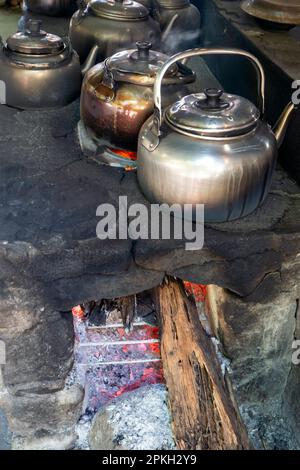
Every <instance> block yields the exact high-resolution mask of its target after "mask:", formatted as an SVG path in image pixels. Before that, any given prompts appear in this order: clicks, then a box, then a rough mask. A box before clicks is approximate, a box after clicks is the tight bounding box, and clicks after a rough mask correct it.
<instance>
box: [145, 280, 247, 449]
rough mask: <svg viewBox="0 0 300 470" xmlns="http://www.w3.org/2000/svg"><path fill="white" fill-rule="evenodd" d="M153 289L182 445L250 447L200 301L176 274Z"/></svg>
mask: <svg viewBox="0 0 300 470" xmlns="http://www.w3.org/2000/svg"><path fill="white" fill-rule="evenodd" d="M153 294H154V295H153V300H154V304H155V307H156V310H157V314H158V316H159V319H160V325H161V354H162V361H163V368H164V375H165V380H166V385H167V388H168V397H169V398H168V399H169V407H170V411H171V416H172V428H173V433H174V438H175V442H176V445H177V447H178V449H181V450H203V449H211V450H225V449H249V448H250V443H249V439H248V435H247V431H246V427H245V425H244V423H243V421H242V419H241V416H240V414H239V411H238V407H237V405H236V403H235V401H234V398H233V394H232V390H231V389H230V386H229V385H228V380H227V379H226V378H225V377H224V376H223V373H222V370H221V366H220V363H219V361H218V358H217V354H216V350H215V347H214V345H213V343H212V341H211V339H210V338H209V337H208V335H207V334H206V332H205V330H204V329H203V327H202V325H201V322H200V320H199V316H198V311H197V308H196V305H195V303H193V302H192V301H191V299H189V298H188V297H187V295H186V293H185V290H184V287H183V284H182V283H181V282H180V281H177V280H175V279H173V278H168V279H166V281H165V282H164V283H163V284H162V285H161V286H159V287H157V288H156V289H154V291H153Z"/></svg>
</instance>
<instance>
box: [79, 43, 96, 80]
mask: <svg viewBox="0 0 300 470" xmlns="http://www.w3.org/2000/svg"><path fill="white" fill-rule="evenodd" d="M98 50H99V46H97V44H95V45H94V46H93V47H92V49H91V50H90V52H89V55H88V56H87V58H86V60H85V62H84V64H82V66H81V75H82V76H83V77H84V76H85V74H86V72H87V71H88V70H89V69H90V68H91V67H93V65H95V64H96V61H97V55H98Z"/></svg>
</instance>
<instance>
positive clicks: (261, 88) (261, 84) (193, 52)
mask: <svg viewBox="0 0 300 470" xmlns="http://www.w3.org/2000/svg"><path fill="white" fill-rule="evenodd" d="M206 55H236V56H241V57H246V58H247V59H249V60H250V61H251V62H252V64H253V65H254V67H255V70H256V73H257V80H258V95H259V109H260V112H261V115H262V117H263V116H264V112H265V82H266V79H265V73H264V69H263V67H262V65H261V63H260V62H259V60H258V59H257V58H256V57H255V56H254V55H252V54H250V53H249V52H246V51H243V50H242V49H226V48H224V49H223V48H212V49H205V48H203V49H202V48H197V49H189V50H188V51H185V52H180V53H179V54H175V55H173V56H172V57H171V58H170V59H169V60H167V61H166V62H165V63H164V65H163V66H162V68H161V69H160V71H159V72H158V74H157V76H156V79H155V82H154V90H153V93H154V124H155V125H156V127H157V133H158V135H159V134H160V128H161V124H162V106H161V84H162V80H163V77H164V75H165V73H166V72H167V70H168V69H169V67H171V65H173V64H174V63H175V62H177V61H180V60H183V59H188V58H189V57H194V56H206Z"/></svg>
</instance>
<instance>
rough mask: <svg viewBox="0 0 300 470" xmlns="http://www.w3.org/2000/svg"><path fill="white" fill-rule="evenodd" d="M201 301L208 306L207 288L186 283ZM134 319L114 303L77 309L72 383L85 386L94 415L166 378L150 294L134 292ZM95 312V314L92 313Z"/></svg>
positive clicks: (87, 404) (88, 407)
mask: <svg viewBox="0 0 300 470" xmlns="http://www.w3.org/2000/svg"><path fill="white" fill-rule="evenodd" d="M184 285H185V288H186V292H187V294H189V295H192V296H193V297H194V299H195V301H196V304H198V305H203V303H204V301H205V296H206V286H202V285H198V284H192V283H190V282H185V283H184ZM133 298H134V301H133V302H132V306H134V307H132V308H134V310H135V311H134V314H133V315H132V322H131V324H130V328H128V327H124V317H123V316H122V312H121V311H120V309H119V308H118V304H114V302H113V301H102V303H101V304H100V305H99V303H98V304H97V303H96V302H94V305H93V307H92V309H91V308H89V309H88V313H87V309H86V308H85V306H81V305H78V306H76V307H74V308H73V309H72V313H73V323H74V330H75V361H74V364H75V365H74V369H73V372H72V374H73V381H76V382H77V383H80V384H81V385H82V386H83V388H84V390H85V399H84V403H83V411H84V412H85V413H90V414H94V413H95V412H96V411H97V410H98V409H100V408H101V407H103V406H105V405H106V404H107V403H108V402H109V401H111V400H112V399H114V398H116V397H119V396H121V395H122V394H123V393H125V392H129V391H132V390H135V389H137V388H139V387H141V386H143V385H150V384H157V383H163V382H164V376H163V368H162V362H161V355H160V339H159V327H158V324H157V319H156V317H155V312H154V310H153V308H154V307H153V304H152V301H151V298H149V295H147V294H146V295H145V293H143V294H140V295H138V296H134V297H133ZM90 310H92V313H91V312H90Z"/></svg>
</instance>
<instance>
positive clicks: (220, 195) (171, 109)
mask: <svg viewBox="0 0 300 470" xmlns="http://www.w3.org/2000/svg"><path fill="white" fill-rule="evenodd" d="M210 54H214V55H220V54H227V55H236V56H241V57H246V58H248V59H249V60H250V61H251V62H252V64H253V65H254V67H255V70H256V72H257V78H258V90H259V107H257V106H255V105H254V104H253V103H252V102H250V101H249V100H247V99H246V98H243V97H240V96H237V95H232V94H228V93H224V92H223V91H222V90H217V89H206V90H205V91H204V92H202V93H195V94H190V95H187V96H185V97H184V98H182V99H181V100H179V101H177V102H175V103H173V104H171V105H170V106H168V107H167V108H166V109H165V111H164V113H163V112H162V106H161V83H162V80H163V77H164V75H165V73H166V72H167V70H168V69H169V67H171V66H172V65H173V64H174V63H175V62H177V61H181V60H184V59H187V58H189V57H192V56H207V55H210ZM264 89H265V75H264V70H263V67H262V65H261V63H260V62H259V61H258V59H257V58H256V57H255V56H253V55H252V54H249V53H248V52H246V51H243V50H239V49H222V48H220V49H218V48H217V49H194V50H193V49H192V50H188V51H186V52H183V53H179V54H176V55H174V56H173V57H171V58H170V59H169V60H168V61H167V62H166V63H165V64H164V65H163V67H162V68H161V69H160V71H159V73H158V75H157V77H156V80H155V84H154V105H155V108H154V114H153V115H152V116H151V117H150V118H149V119H148V120H147V121H146V123H145V124H144V125H143V127H142V129H141V131H140V134H139V142H138V166H137V176H138V181H139V184H140V187H141V189H142V191H143V192H144V194H145V195H146V197H147V198H148V199H149V200H150V201H151V202H154V203H167V204H169V205H172V204H174V203H177V204H180V205H181V206H183V205H184V204H192V207H194V208H195V205H196V204H204V208H205V221H207V222H224V221H229V220H234V219H237V218H240V217H243V216H246V215H248V214H250V213H251V212H253V211H254V210H255V209H256V208H257V207H259V206H260V204H262V202H263V201H264V200H265V198H266V196H267V194H268V191H269V189H270V185H271V181H272V175H273V172H274V169H275V165H276V160H277V153H278V147H279V146H280V144H281V142H282V140H283V138H284V135H285V131H286V128H287V125H288V122H289V119H290V117H291V115H292V112H293V110H294V105H293V104H292V103H289V104H288V105H287V107H286V109H285V110H284V112H283V114H282V116H281V117H280V119H279V121H278V124H277V125H276V127H275V129H274V130H272V129H271V128H270V126H269V125H268V124H267V123H266V122H265V121H264V119H263V117H264V106H265V90H264ZM192 217H193V215H192Z"/></svg>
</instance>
